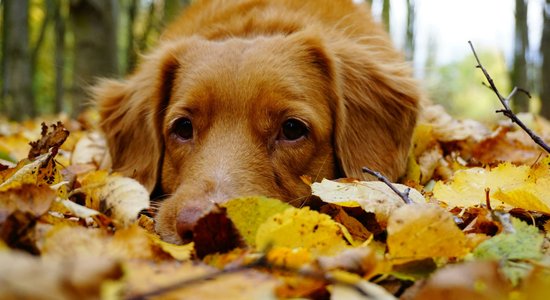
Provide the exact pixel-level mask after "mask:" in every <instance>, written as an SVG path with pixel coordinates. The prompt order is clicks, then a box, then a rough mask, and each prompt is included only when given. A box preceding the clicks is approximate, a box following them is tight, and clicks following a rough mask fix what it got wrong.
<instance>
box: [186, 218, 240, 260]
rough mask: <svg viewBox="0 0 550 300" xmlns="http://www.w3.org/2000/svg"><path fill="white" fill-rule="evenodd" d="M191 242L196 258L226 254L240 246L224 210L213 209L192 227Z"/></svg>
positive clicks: (237, 234) (231, 223)
mask: <svg viewBox="0 0 550 300" xmlns="http://www.w3.org/2000/svg"><path fill="white" fill-rule="evenodd" d="M193 242H194V248H195V253H196V255H197V257H199V258H201V259H202V258H204V257H205V256H206V255H208V254H213V253H226V252H229V251H230V250H233V249H234V248H236V247H239V246H240V245H242V238H241V236H240V234H239V232H238V231H237V229H236V228H235V226H234V225H233V222H232V221H231V220H230V219H229V218H228V216H227V214H226V212H225V208H223V207H214V208H213V209H212V210H211V211H210V212H208V213H207V214H206V215H205V216H203V217H201V218H200V219H199V220H198V221H197V223H196V224H195V226H194V227H193Z"/></svg>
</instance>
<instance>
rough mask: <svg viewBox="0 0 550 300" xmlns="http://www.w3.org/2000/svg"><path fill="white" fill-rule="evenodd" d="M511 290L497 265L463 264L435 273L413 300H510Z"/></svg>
mask: <svg viewBox="0 0 550 300" xmlns="http://www.w3.org/2000/svg"><path fill="white" fill-rule="evenodd" d="M510 292H511V287H510V285H509V284H508V283H507V281H506V279H505V278H503V277H502V276H501V275H500V272H499V269H498V262H492V261H491V262H489V261H488V262H476V263H463V264H458V265H449V266H446V267H444V268H442V269H440V270H438V271H437V272H435V273H434V274H433V275H432V276H431V277H430V279H428V280H427V281H426V283H425V284H424V285H423V286H422V287H421V288H420V290H419V291H418V293H417V294H416V295H415V296H414V297H413V299H419V300H422V299H434V300H437V299H441V300H455V299H456V300H462V299H479V300H485V299H486V300H493V299H509V293H510Z"/></svg>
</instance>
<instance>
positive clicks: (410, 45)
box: [405, 0, 415, 61]
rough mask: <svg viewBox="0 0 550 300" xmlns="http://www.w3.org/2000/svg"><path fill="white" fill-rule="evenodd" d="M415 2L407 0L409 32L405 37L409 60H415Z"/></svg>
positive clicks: (406, 52) (406, 53)
mask: <svg viewBox="0 0 550 300" xmlns="http://www.w3.org/2000/svg"><path fill="white" fill-rule="evenodd" d="M414 17H415V2H414V0H407V32H406V37H405V55H406V57H407V60H410V61H413V60H414V48H415V43H414V31H415V20H414Z"/></svg>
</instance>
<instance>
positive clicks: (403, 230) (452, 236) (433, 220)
mask: <svg viewBox="0 0 550 300" xmlns="http://www.w3.org/2000/svg"><path fill="white" fill-rule="evenodd" d="M387 230H388V239H387V244H388V250H389V254H390V256H391V257H392V259H393V260H394V261H395V263H403V262H407V261H412V260H421V259H425V258H431V257H462V256H464V255H466V254H467V253H468V251H469V249H468V246H467V245H468V243H469V241H468V239H467V238H466V236H465V235H464V233H463V232H462V231H461V230H460V229H459V228H458V227H457V226H456V224H455V222H454V221H453V217H452V215H451V214H450V213H449V212H447V211H445V210H444V209H442V208H441V207H439V206H437V205H432V204H412V205H405V206H402V207H400V208H399V209H397V210H396V211H395V212H394V213H393V214H392V215H391V217H390V219H389V221H388V229H387Z"/></svg>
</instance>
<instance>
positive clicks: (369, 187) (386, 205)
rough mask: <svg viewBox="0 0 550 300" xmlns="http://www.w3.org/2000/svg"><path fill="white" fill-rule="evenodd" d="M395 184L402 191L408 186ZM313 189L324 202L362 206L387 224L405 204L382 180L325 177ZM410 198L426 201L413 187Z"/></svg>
mask: <svg viewBox="0 0 550 300" xmlns="http://www.w3.org/2000/svg"><path fill="white" fill-rule="evenodd" d="M394 186H395V187H396V188H397V189H398V190H399V191H401V192H403V191H405V190H406V189H407V188H408V187H407V186H405V185H402V184H394ZM311 190H312V193H313V195H315V196H318V197H319V198H321V200H323V201H324V202H328V203H333V204H338V205H340V206H349V207H357V206H361V207H362V208H363V209H364V210H365V211H367V212H372V213H374V214H375V215H376V220H377V221H378V222H379V223H381V224H385V223H386V222H387V220H388V217H389V216H390V214H391V213H392V212H393V211H394V210H395V209H397V208H398V207H401V206H402V205H404V204H405V203H404V201H403V199H401V198H400V197H399V196H398V195H397V194H396V193H395V192H394V191H392V190H391V189H390V188H389V187H388V186H387V185H386V184H384V183H383V182H380V181H356V182H349V183H348V182H336V181H332V180H326V179H323V181H321V182H320V183H314V184H313V185H312V186H311ZM409 198H410V199H411V200H412V201H414V202H417V203H425V202H426V200H425V199H424V197H423V196H422V194H420V192H419V191H417V190H415V189H412V188H411V189H410V192H409Z"/></svg>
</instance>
